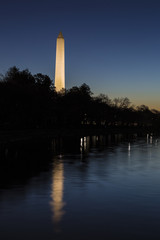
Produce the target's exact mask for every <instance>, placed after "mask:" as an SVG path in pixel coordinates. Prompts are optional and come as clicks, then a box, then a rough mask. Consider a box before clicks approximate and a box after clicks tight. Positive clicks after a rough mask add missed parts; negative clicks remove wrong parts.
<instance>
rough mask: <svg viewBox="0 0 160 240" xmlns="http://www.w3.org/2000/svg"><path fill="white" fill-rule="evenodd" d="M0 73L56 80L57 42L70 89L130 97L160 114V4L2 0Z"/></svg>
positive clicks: (145, 1)
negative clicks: (62, 50)
mask: <svg viewBox="0 0 160 240" xmlns="http://www.w3.org/2000/svg"><path fill="white" fill-rule="evenodd" d="M0 3H1V4H0V73H2V74H4V73H5V72H6V71H7V70H8V68H10V67H12V66H14V65H15V66H17V67H18V68H20V70H22V69H26V68H28V69H29V70H30V71H31V73H32V74H35V73H39V72H40V73H43V74H47V75H49V76H50V77H51V79H54V68H55V53H56V38H57V36H58V34H59V32H60V31H62V33H63V35H64V38H65V47H66V52H65V54H66V57H65V60H66V88H70V87H72V86H75V85H77V86H80V85H81V84H82V83H84V82H85V83H86V84H88V85H89V86H90V87H91V90H92V91H93V92H94V94H95V95H97V94H99V93H105V94H108V96H109V97H111V98H114V97H129V98H130V100H131V101H132V103H133V104H135V105H141V104H145V105H148V106H149V107H150V108H156V109H159V110H160V1H159V0H157V1H156V0H105V1H102V0H97V1H87V0H86V1H83V0H81V1H75V0H74V1H67V0H65V1H64V0H43V1H42V0H14V1H13V0H1V2H0Z"/></svg>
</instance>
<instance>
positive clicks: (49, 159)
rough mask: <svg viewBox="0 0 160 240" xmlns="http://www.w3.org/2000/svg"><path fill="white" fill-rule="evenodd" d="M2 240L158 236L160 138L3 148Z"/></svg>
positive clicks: (92, 139) (54, 142) (71, 141)
mask: <svg viewBox="0 0 160 240" xmlns="http://www.w3.org/2000/svg"><path fill="white" fill-rule="evenodd" d="M0 156H1V165H0V166H1V171H0V175H1V176H0V239H1V240H9V239H16V240H22V239H23V240H28V239H30V240H33V239H34V240H35V239H38V240H41V239H43V240H51V239H52V240H53V239H54V240H55V239H57V240H62V239H76V240H77V239H78V240H79V239H83V240H84V239H109V240H112V239H136V240H137V239H138V240H139V239H154V240H155V239H160V138H158V137H155V136H154V135H153V136H149V135H148V136H144V137H139V136H138V135H137V134H134V135H130V136H124V135H120V134H117V135H116V134H114V135H106V136H84V137H74V138H73V137H66V138H56V139H47V140H44V141H43V142H41V141H40V140H39V141H38V143H37V142H36V141H34V142H33V143H30V144H28V143H27V142H24V143H13V144H12V143H10V144H8V145H6V146H1V152H0Z"/></svg>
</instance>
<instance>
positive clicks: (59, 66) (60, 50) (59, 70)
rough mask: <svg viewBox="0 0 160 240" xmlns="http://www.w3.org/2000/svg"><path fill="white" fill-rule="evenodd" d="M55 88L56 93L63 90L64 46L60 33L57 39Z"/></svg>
mask: <svg viewBox="0 0 160 240" xmlns="http://www.w3.org/2000/svg"><path fill="white" fill-rule="evenodd" d="M55 87H56V91H60V90H62V89H63V88H65V46H64V37H63V35H62V32H60V33H59V35H58V38H57V46H56V65H55Z"/></svg>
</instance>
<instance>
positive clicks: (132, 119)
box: [0, 67, 160, 130]
mask: <svg viewBox="0 0 160 240" xmlns="http://www.w3.org/2000/svg"><path fill="white" fill-rule="evenodd" d="M159 126H160V112H159V111H157V110H150V109H149V108H148V107H147V106H145V105H141V106H138V107H134V106H132V105H131V102H130V100H129V99H128V98H126V97H125V98H115V99H113V100H111V99H110V98H109V97H108V96H107V95H104V94H100V95H99V96H97V97H94V96H93V94H92V92H91V90H90V87H89V86H88V85H86V84H83V85H81V86H80V87H72V88H71V89H69V90H63V91H61V92H59V93H57V92H56V91H55V88H54V86H53V83H52V81H51V79H50V78H49V77H48V76H47V75H43V74H41V73H38V74H36V75H32V74H31V73H30V72H29V71H28V70H23V71H20V70H19V69H18V68H16V67H12V68H10V69H9V70H8V72H7V73H6V74H5V76H1V79H0V129H1V130H4V129H7V130H8V129H37V128H39V129H44V128H61V127H67V128H68V127H75V128H80V127H90V128H103V127H104V128H112V127H113V128H117V127H120V128H123V127H125V128H126V127H130V128H141V127H143V128H153V127H154V128H158V127H159Z"/></svg>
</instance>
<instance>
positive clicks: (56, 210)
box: [50, 160, 65, 231]
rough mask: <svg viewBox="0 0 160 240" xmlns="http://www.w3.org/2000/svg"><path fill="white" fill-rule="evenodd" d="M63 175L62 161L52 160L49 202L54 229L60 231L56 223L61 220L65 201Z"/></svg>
mask: <svg viewBox="0 0 160 240" xmlns="http://www.w3.org/2000/svg"><path fill="white" fill-rule="evenodd" d="M63 182H64V176H63V163H62V162H60V161H58V160H57V161H54V164H53V183H52V192H51V198H52V201H51V202H50V204H51V208H52V212H53V222H54V224H55V226H56V228H55V230H56V231H60V228H58V223H59V222H60V221H61V219H62V217H63V215H64V213H65V212H64V211H63V207H64V205H65V203H64V202H63V188H64V186H63V184H64V183H63Z"/></svg>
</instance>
